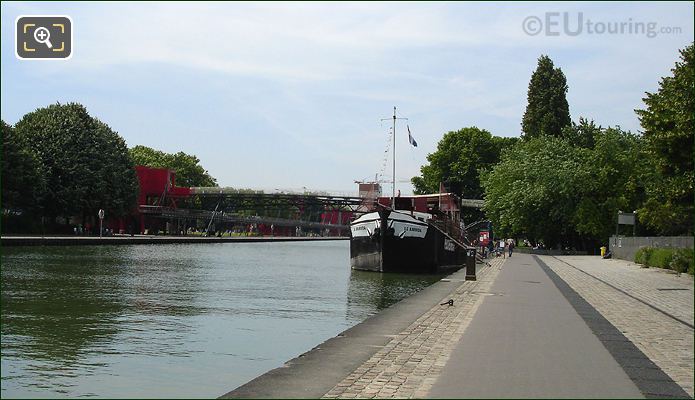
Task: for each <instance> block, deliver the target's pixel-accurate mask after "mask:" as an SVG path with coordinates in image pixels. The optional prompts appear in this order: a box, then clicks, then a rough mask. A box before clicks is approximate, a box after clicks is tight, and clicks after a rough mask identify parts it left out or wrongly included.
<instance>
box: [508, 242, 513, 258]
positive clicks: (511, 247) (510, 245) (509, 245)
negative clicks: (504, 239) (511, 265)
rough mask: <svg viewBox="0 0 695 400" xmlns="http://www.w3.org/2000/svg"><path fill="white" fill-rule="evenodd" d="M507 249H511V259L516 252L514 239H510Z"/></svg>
mask: <svg viewBox="0 0 695 400" xmlns="http://www.w3.org/2000/svg"><path fill="white" fill-rule="evenodd" d="M507 247H509V257H511V256H512V251H513V250H514V239H509V244H508V245H507Z"/></svg>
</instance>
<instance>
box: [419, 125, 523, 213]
mask: <svg viewBox="0 0 695 400" xmlns="http://www.w3.org/2000/svg"><path fill="white" fill-rule="evenodd" d="M516 140H517V139H516V138H502V137H496V136H492V134H490V132H488V131H486V130H484V129H478V128H476V127H470V128H463V129H460V130H458V131H452V132H448V133H446V134H445V135H444V137H442V139H441V140H440V141H439V143H438V144H437V151H435V152H434V153H431V154H429V155H428V156H427V160H428V161H429V164H427V165H424V166H422V167H421V168H420V172H421V173H422V175H421V176H416V177H414V178H412V179H411V182H412V183H413V186H414V188H415V190H414V191H415V193H416V194H425V193H437V192H439V185H440V183H443V184H444V186H445V187H446V189H447V190H449V191H451V192H453V193H456V194H457V195H459V196H461V197H464V198H468V199H481V198H482V196H483V189H482V188H481V186H480V171H481V170H485V169H488V168H490V167H492V166H493V165H494V164H496V163H497V162H498V161H499V158H500V153H501V152H502V149H503V148H506V147H509V146H511V145H512V144H513V143H514V142H516ZM482 217H483V215H482V213H481V212H479V211H478V210H473V209H464V210H462V218H463V219H464V221H466V222H472V221H475V220H478V219H481V218H482Z"/></svg>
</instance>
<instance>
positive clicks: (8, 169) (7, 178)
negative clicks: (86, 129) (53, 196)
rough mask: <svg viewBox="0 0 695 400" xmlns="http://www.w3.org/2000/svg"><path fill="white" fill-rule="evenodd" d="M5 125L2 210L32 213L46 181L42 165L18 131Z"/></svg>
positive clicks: (3, 125) (3, 122)
mask: <svg viewBox="0 0 695 400" xmlns="http://www.w3.org/2000/svg"><path fill="white" fill-rule="evenodd" d="M0 122H1V123H2V185H1V186H2V209H3V210H8V211H9V210H12V211H14V212H22V213H24V212H31V211H34V209H35V208H36V206H37V205H38V204H39V201H40V198H41V195H42V193H43V190H45V186H46V180H45V178H44V176H43V171H42V169H41V162H40V161H39V158H38V156H37V154H36V153H34V151H33V150H32V149H31V148H30V147H29V144H28V143H27V142H26V140H24V138H23V137H22V136H20V135H18V134H17V132H16V131H15V129H14V128H13V127H11V126H10V125H8V124H7V123H5V121H0Z"/></svg>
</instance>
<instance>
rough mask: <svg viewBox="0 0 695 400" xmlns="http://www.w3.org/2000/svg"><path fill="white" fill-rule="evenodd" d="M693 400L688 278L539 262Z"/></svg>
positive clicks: (622, 267)
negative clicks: (555, 274) (568, 286)
mask: <svg viewBox="0 0 695 400" xmlns="http://www.w3.org/2000/svg"><path fill="white" fill-rule="evenodd" d="M539 259H541V260H542V261H544V262H545V263H546V264H547V265H548V266H549V267H550V268H551V269H552V270H553V271H554V272H555V273H557V275H558V276H559V277H560V278H562V279H563V280H564V281H565V282H567V283H568V284H569V285H570V286H571V287H572V288H573V289H574V290H575V291H576V292H577V293H578V294H579V295H580V296H582V297H583V298H584V299H586V300H587V301H588V302H589V303H590V304H591V305H592V306H593V307H594V308H595V309H596V310H597V311H598V312H600V313H601V314H602V315H603V316H604V317H605V318H606V319H607V320H608V321H609V322H610V323H611V324H612V325H614V326H615V327H616V328H617V329H619V330H620V331H621V332H622V333H623V335H625V337H626V338H627V339H629V341H630V342H632V343H633V344H634V345H635V346H637V348H639V350H640V351H641V352H642V353H644V354H645V355H646V356H647V357H649V359H650V360H651V361H653V362H654V363H655V364H656V365H657V366H658V367H659V368H660V369H661V370H663V371H664V372H665V373H666V374H668V376H669V377H670V378H671V379H673V380H674V381H675V382H676V383H678V385H680V386H681V387H682V388H683V389H684V390H685V391H686V392H687V393H688V395H689V396H690V397H693V380H694V379H695V378H694V376H693V371H695V363H694V361H693V359H694V355H695V354H694V353H693V343H694V340H695V338H694V337H693V328H692V323H693V314H694V312H693V310H694V306H693V303H694V302H695V298H694V296H693V277H692V276H690V275H686V274H682V275H680V276H677V275H676V274H673V273H669V272H667V271H664V270H659V269H651V268H650V269H645V268H640V266H639V265H636V264H634V263H630V262H627V261H622V260H602V259H601V258H599V257H573V256H563V257H550V256H541V257H539Z"/></svg>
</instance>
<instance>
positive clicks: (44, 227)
mask: <svg viewBox="0 0 695 400" xmlns="http://www.w3.org/2000/svg"><path fill="white" fill-rule="evenodd" d="M2 147H3V154H2V232H3V233H7V232H18V233H38V232H42V231H45V232H55V233H61V232H62V233H69V232H70V227H69V226H68V224H69V220H70V219H74V218H75V217H77V218H78V219H79V220H80V221H81V223H82V224H84V223H86V221H91V223H92V225H93V224H94V222H95V220H96V215H97V211H98V210H100V209H103V210H104V211H105V213H106V215H108V216H109V217H119V216H124V215H127V214H129V213H131V212H132V211H133V209H134V207H135V206H136V197H137V194H138V181H137V176H136V173H135V169H134V166H135V165H136V164H140V165H143V164H144V165H148V166H154V167H165V168H171V169H173V170H175V171H176V172H177V174H179V175H178V177H179V183H181V182H182V181H183V183H184V184H189V183H190V184H191V186H216V181H215V179H214V178H213V177H212V176H210V175H209V174H208V173H207V171H205V170H204V169H203V167H202V166H200V165H199V161H200V160H199V159H198V158H197V157H195V156H192V155H188V154H185V153H183V152H179V153H176V154H166V153H163V152H160V151H157V150H154V149H150V148H148V147H144V146H135V147H134V148H133V149H130V150H129V149H128V147H127V146H126V143H125V140H123V138H122V137H121V136H120V135H119V134H118V133H117V132H116V131H114V130H113V129H111V127H109V126H108V125H107V124H105V123H104V122H102V121H100V120H99V119H97V118H94V117H92V116H91V115H89V113H88V112H87V109H86V108H85V107H84V106H83V105H81V104H78V103H68V104H59V103H57V104H52V105H50V106H48V107H43V108H38V109H36V110H35V111H32V112H30V113H28V114H26V115H24V116H23V117H22V118H21V119H20V120H19V122H17V123H16V124H15V126H10V125H8V124H7V123H5V121H2ZM66 227H67V228H66ZM66 229H67V231H65V232H63V231H64V230H66Z"/></svg>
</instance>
